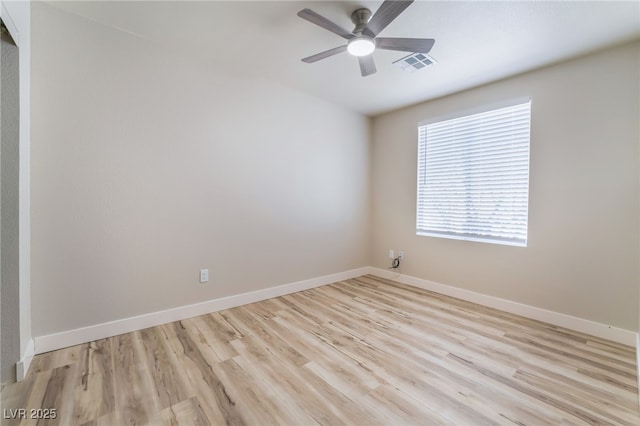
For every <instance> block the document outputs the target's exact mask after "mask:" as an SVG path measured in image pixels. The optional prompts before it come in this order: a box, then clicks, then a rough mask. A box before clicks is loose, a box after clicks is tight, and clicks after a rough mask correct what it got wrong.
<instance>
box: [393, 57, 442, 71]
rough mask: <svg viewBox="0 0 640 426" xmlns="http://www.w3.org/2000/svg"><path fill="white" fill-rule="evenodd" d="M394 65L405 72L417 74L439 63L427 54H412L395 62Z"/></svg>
mask: <svg viewBox="0 0 640 426" xmlns="http://www.w3.org/2000/svg"><path fill="white" fill-rule="evenodd" d="M393 64H394V65H396V66H397V67H399V68H400V69H402V70H403V71H408V72H415V71H418V70H421V69H424V68H426V67H428V66H429V65H433V64H437V62H436V60H435V59H433V58H432V57H431V56H429V55H427V54H426V53H412V54H411V55H407V56H405V57H404V58H400V59H398V60H397V61H395V62H393Z"/></svg>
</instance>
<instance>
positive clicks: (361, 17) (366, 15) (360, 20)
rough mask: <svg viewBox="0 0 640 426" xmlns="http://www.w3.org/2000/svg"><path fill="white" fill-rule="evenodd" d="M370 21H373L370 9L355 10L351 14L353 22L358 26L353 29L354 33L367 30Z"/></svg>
mask: <svg viewBox="0 0 640 426" xmlns="http://www.w3.org/2000/svg"><path fill="white" fill-rule="evenodd" d="M369 19H371V11H370V10H369V9H366V8H362V9H356V10H354V11H353V13H352V14H351V22H353V24H354V25H355V26H356V27H355V28H354V29H353V33H354V34H359V33H361V32H362V31H363V30H364V29H365V28H366V26H367V22H369Z"/></svg>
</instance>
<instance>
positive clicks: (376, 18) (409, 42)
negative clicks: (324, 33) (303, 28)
mask: <svg viewBox="0 0 640 426" xmlns="http://www.w3.org/2000/svg"><path fill="white" fill-rule="evenodd" d="M411 3H413V0H406V1H404V0H402V1H398V0H385V1H384V2H383V3H382V5H380V7H379V8H378V10H377V11H376V13H375V14H374V15H373V17H372V16H371V11H370V10H369V9H365V8H362V9H357V10H355V11H354V12H353V13H352V14H351V21H352V22H353V23H354V24H355V26H356V27H355V28H354V29H353V31H351V32H349V31H347V30H345V29H344V28H342V27H341V26H339V25H337V24H335V23H333V22H331V21H330V20H328V19H327V18H325V17H324V16H322V15H319V14H317V13H316V12H314V11H313V10H311V9H302V10H301V11H300V12H298V16H299V17H301V18H302V19H306V20H307V21H309V22H311V23H313V24H316V25H318V26H320V27H322V28H324V29H326V30H329V31H331V32H332V33H334V34H337V35H339V36H340V37H342V38H344V39H346V40H348V41H347V44H345V45H343V46H338V47H334V48H333V49H329V50H325V51H324V52H320V53H316V54H315V55H312V56H308V57H306V58H303V59H302V62H306V63H309V64H310V63H313V62H316V61H319V60H321V59H325V58H328V57H330V56H333V55H336V54H338V53H341V52H344V51H345V50H346V51H347V52H349V53H350V54H352V55H353V56H356V57H358V62H359V63H360V73H361V74H362V76H363V77H366V76H368V75H371V74H373V73H375V72H376V64H375V63H374V62H373V56H372V53H373V52H374V50H375V49H376V48H377V49H385V50H399V51H403V52H412V53H429V51H430V50H431V48H432V47H433V44H434V43H435V40H434V39H431V38H389V37H378V34H379V33H380V32H381V31H382V30H384V29H385V28H386V27H387V25H389V24H390V23H391V22H392V21H393V20H394V19H396V18H397V17H398V15H400V14H401V13H402V12H403V11H404V10H405V9H406V8H407V7H409V5H410V4H411Z"/></svg>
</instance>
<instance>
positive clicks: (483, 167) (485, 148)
mask: <svg viewBox="0 0 640 426" xmlns="http://www.w3.org/2000/svg"><path fill="white" fill-rule="evenodd" d="M530 123H531V100H529V99H528V100H526V101H522V100H521V101H520V102H518V103H517V104H515V105H513V104H512V105H510V106H508V107H502V108H499V109H494V110H491V111H486V112H482V113H478V114H473V115H467V116H463V117H458V118H454V119H448V120H444V121H438V122H433V123H429V124H425V125H420V126H419V127H418V134H419V137H418V197H417V224H416V233H417V234H418V235H427V236H434V237H444V238H454V239H463V240H473V241H482V242H490V243H499V244H509V245H517V246H526V245H527V218H528V217H527V216H528V204H529V203H528V201H529V135H530Z"/></svg>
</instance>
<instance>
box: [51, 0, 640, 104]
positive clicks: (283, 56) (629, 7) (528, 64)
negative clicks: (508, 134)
mask: <svg viewBox="0 0 640 426" xmlns="http://www.w3.org/2000/svg"><path fill="white" fill-rule="evenodd" d="M381 3H382V2H381V1H357V0H355V1H354V0H348V1H341V2H334V1H210V2H202V1H201V2H184V1H173V2H150V1H136V2H113V1H106V2H93V1H76V2H64V3H59V2H55V3H53V4H55V5H56V6H57V7H60V8H62V9H64V10H67V11H69V12H72V13H75V14H78V15H81V16H85V17H87V18H89V19H92V20H94V21H97V22H100V23H103V24H105V25H109V26H112V27H116V28H119V29H122V30H124V31H127V32H130V33H133V34H136V35H139V36H141V37H144V38H147V39H150V40H153V41H155V42H158V43H161V44H162V45H163V46H166V47H167V48H173V49H179V50H181V51H182V52H183V53H185V54H187V55H190V56H195V57H198V58H199V59H202V60H205V61H209V62H213V63H215V64H216V65H217V66H221V67H226V68H228V70H229V71H230V72H233V73H242V74H243V75H246V76H248V77H257V78H266V79H269V80H273V81H276V82H278V83H280V84H283V85H286V86H290V87H292V88H295V89H298V90H301V91H304V92H307V93H310V94H312V95H315V96H318V97H321V98H324V99H327V100H329V101H331V102H334V103H337V104H340V105H343V106H345V107H347V108H349V109H352V110H355V111H358V112H361V113H364V114H367V115H376V114H380V113H382V112H386V111H389V110H393V109H396V108H400V107H403V106H407V105H410V104H414V103H417V102H421V101H424V100H428V99H433V98H436V97H440V96H443V95H447V94H450V93H453V92H457V91H460V90H464V89H467V88H470V87H473V86H477V85H479V84H483V83H488V82H491V81H495V80H498V79H501V78H504V77H508V76H511V75H514V74H518V73H522V72H525V71H528V70H531V69H535V68H539V67H541V66H544V65H547V64H550V63H554V62H558V61H561V60H564V59H567V58H570V57H575V56H578V55H581V54H584V53H587V52H591V51H594V50H597V49H601V48H603V47H607V46H611V45H615V44H619V43H621V42H624V41H628V40H632V39H637V38H639V37H640V2H639V1H626V2H610V1H607V2H593V1H589V2H586V1H585V2H582V1H581V2H578V1H555V2H542V1H526V2H515V1H510V2H497V1H486V2H479V1H474V2H460V1H416V2H415V3H414V4H412V5H411V6H409V8H408V9H407V10H405V11H404V12H403V13H402V14H401V15H400V16H399V17H398V18H397V19H396V20H395V21H394V22H392V23H391V24H390V25H389V26H388V27H387V28H386V29H385V30H384V31H383V32H382V33H381V34H380V35H381V36H383V37H416V38H434V39H435V40H436V43H435V45H434V47H433V49H432V51H431V56H433V57H434V58H435V59H436V60H437V61H438V63H437V64H436V65H433V66H431V67H428V68H426V69H423V70H421V71H417V72H414V73H408V72H405V71H402V70H400V69H399V68H397V67H395V66H392V65H391V63H392V62H393V61H395V60H396V59H399V58H401V57H403V56H405V55H406V53H402V52H390V51H381V50H378V51H376V52H375V53H374V58H375V61H376V65H377V68H378V72H377V73H376V74H373V75H371V76H368V77H361V76H360V70H359V67H358V62H357V60H356V58H354V57H351V56H350V55H349V54H347V53H341V54H339V55H336V56H333V57H331V58H328V59H325V60H322V61H320V62H317V63H314V64H306V63H303V62H301V61H300V59H301V58H303V57H306V56H310V55H312V54H315V53H318V52H321V51H324V50H327V49H330V48H333V47H336V46H339V45H341V44H344V40H343V39H341V38H340V37H338V36H337V35H335V34H332V33H330V32H328V31H326V30H324V29H322V28H320V27H318V26H316V25H313V24H311V23H309V22H307V21H304V20H302V19H300V18H299V17H297V16H296V13H297V12H298V11H299V10H301V9H304V8H310V9H312V10H314V11H315V12H318V13H319V14H321V15H323V16H325V17H327V18H328V19H330V20H332V21H334V22H335V23H337V24H339V25H341V26H343V27H344V28H346V29H348V30H352V29H353V24H352V23H351V20H350V14H351V12H352V11H353V10H355V9H357V8H359V7H367V8H369V9H371V11H372V12H374V13H375V11H376V9H377V8H378V7H379V6H380V4H381Z"/></svg>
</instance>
